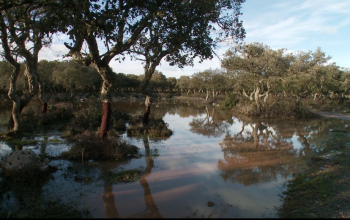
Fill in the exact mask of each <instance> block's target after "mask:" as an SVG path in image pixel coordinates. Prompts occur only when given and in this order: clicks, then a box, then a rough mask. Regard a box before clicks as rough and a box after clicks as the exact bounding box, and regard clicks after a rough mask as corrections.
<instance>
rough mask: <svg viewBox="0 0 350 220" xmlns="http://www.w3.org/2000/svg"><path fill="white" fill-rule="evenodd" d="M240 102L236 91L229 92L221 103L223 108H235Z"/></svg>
mask: <svg viewBox="0 0 350 220" xmlns="http://www.w3.org/2000/svg"><path fill="white" fill-rule="evenodd" d="M238 102H239V99H238V98H237V97H236V95H235V94H234V93H229V94H228V95H227V96H226V97H225V100H224V102H223V103H221V108H222V109H228V110H229V109H232V108H234V107H235V106H236V105H237V104H238Z"/></svg>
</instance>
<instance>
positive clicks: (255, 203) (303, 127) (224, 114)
mask: <svg viewBox="0 0 350 220" xmlns="http://www.w3.org/2000/svg"><path fill="white" fill-rule="evenodd" d="M113 109H118V110H120V111H123V112H128V113H129V114H134V115H137V114H142V112H143V106H142V103H141V102H124V103H122V104H115V105H114V106H113ZM8 114H9V113H8V112H6V111H2V113H0V121H6V120H5V119H6V118H7V117H8ZM151 117H158V118H159V117H162V118H163V120H164V121H165V122H166V123H167V124H168V125H169V128H170V129H171V130H173V131H174V134H173V135H172V136H171V137H169V138H165V139H157V138H156V139H151V138H149V137H147V136H144V137H142V138H135V137H128V136H127V135H126V133H125V134H123V135H122V137H121V138H123V139H124V140H125V141H126V142H128V143H129V144H133V145H136V146H138V147H139V148H140V152H141V154H142V156H141V157H140V158H136V159H131V160H130V161H127V162H125V161H124V162H119V161H115V162H96V161H92V160H90V161H81V162H79V163H76V162H71V161H66V160H61V159H60V160H58V159H57V160H52V161H51V162H50V163H51V165H54V166H57V167H58V171H56V172H55V173H54V174H53V178H51V180H50V181H48V182H47V183H46V184H45V185H44V186H43V188H42V191H41V193H42V194H41V196H42V198H44V199H45V198H46V199H52V198H54V199H55V198H57V199H60V200H61V201H62V202H63V203H65V204H69V205H74V206H76V207H77V208H78V209H79V210H88V211H89V215H87V216H86V217H94V218H105V217H112V218H117V217H122V218H127V217H155V218H157V217H164V218H185V217H193V218H195V217H204V218H208V217H211V218H265V217H270V218H271V217H272V218H273V217H278V216H277V214H276V208H278V207H279V206H280V205H281V204H282V202H283V200H282V198H281V195H282V191H283V190H284V185H283V184H284V183H286V181H288V180H290V179H292V178H293V175H295V174H297V173H300V172H302V171H303V170H304V169H305V167H306V165H307V160H308V159H309V158H310V156H311V155H312V154H313V153H314V152H317V151H319V150H322V148H323V147H325V145H326V144H327V141H328V140H329V139H330V138H332V133H331V132H330V130H331V129H343V130H348V125H349V122H348V121H342V120H336V119H308V120H300V119H296V120H291V119H288V120H258V119H250V118H242V117H239V116H232V114H231V113H230V112H229V111H222V110H219V109H217V108H214V107H211V106H207V107H206V106H204V105H201V104H200V103H197V102H176V101H174V102H170V103H167V104H165V103H161V102H159V103H155V104H154V105H153V106H152V110H151ZM0 125H1V124H0ZM2 129H4V128H2ZM59 135H60V133H59V132H57V131H45V134H37V135H36V136H34V137H30V138H35V139H37V140H39V141H40V142H39V144H38V145H35V146H25V147H24V148H23V149H26V148H29V149H33V150H34V151H35V152H36V153H37V154H40V153H45V154H48V155H51V156H58V155H59V154H60V153H61V152H63V151H67V150H69V148H70V147H71V146H69V145H68V144H66V143H65V142H64V139H61V138H60V137H59ZM44 136H45V137H46V138H44ZM28 138H29V137H28ZM11 149H12V148H10V147H9V146H8V145H7V144H6V143H4V142H0V154H4V153H6V152H8V151H11ZM128 170H129V171H130V170H136V171H137V170H139V171H142V172H141V173H142V175H141V176H140V177H139V178H137V179H136V180H134V181H131V182H122V183H121V182H119V183H118V182H113V181H107V180H106V178H103V176H105V175H107V174H111V173H112V174H113V173H114V174H117V173H118V172H122V171H128ZM15 194H16V192H13V191H10V192H6V193H4V194H3V195H2V198H5V197H9V198H10V197H11V198H13V199H1V201H0V202H1V204H0V205H1V206H2V207H8V208H9V209H10V208H11V207H15V206H16V204H17V201H16V199H14V198H16V196H13V195H15Z"/></svg>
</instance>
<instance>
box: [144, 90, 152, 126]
mask: <svg viewBox="0 0 350 220" xmlns="http://www.w3.org/2000/svg"><path fill="white" fill-rule="evenodd" d="M145 106H146V109H145V113H144V114H143V121H142V123H143V125H144V126H145V125H147V124H148V119H149V114H150V113H151V97H150V96H149V95H146V100H145Z"/></svg>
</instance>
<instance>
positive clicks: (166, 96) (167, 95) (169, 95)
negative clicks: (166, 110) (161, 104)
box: [165, 93, 173, 99]
mask: <svg viewBox="0 0 350 220" xmlns="http://www.w3.org/2000/svg"><path fill="white" fill-rule="evenodd" d="M172 97H173V95H171V94H170V93H167V94H166V95H165V98H167V99H171V98H172Z"/></svg>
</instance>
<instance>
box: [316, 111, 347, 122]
mask: <svg viewBox="0 0 350 220" xmlns="http://www.w3.org/2000/svg"><path fill="white" fill-rule="evenodd" d="M314 112H315V113H316V114H319V115H321V116H322V117H326V118H336V119H342V120H350V115H346V114H341V113H335V112H326V111H314Z"/></svg>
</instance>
